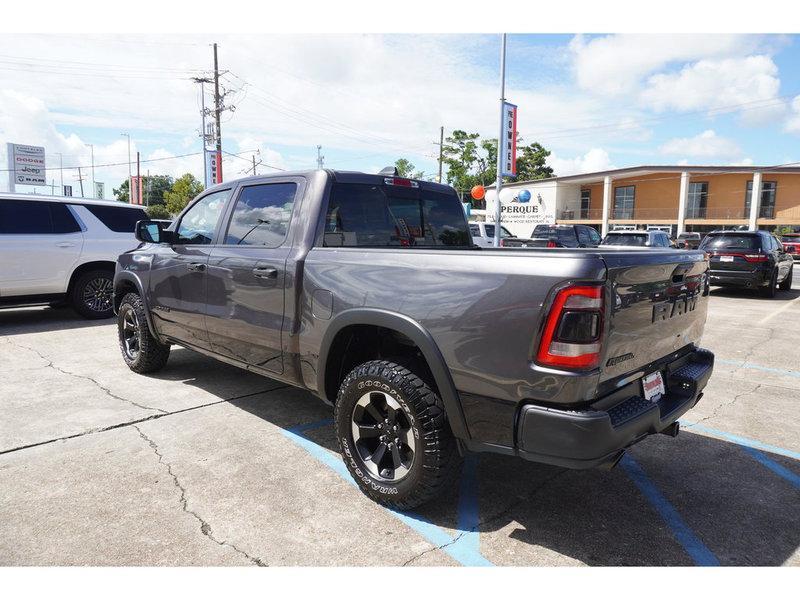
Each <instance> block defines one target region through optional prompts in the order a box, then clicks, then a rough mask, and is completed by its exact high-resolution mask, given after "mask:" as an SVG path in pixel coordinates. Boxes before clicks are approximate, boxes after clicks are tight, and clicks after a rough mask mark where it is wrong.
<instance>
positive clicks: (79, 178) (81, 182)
mask: <svg viewBox="0 0 800 600" xmlns="http://www.w3.org/2000/svg"><path fill="white" fill-rule="evenodd" d="M78 182H79V183H80V184H81V198H83V197H84V196H83V176H82V175H81V168H80V167H78Z"/></svg>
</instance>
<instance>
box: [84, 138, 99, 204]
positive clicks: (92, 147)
mask: <svg viewBox="0 0 800 600" xmlns="http://www.w3.org/2000/svg"><path fill="white" fill-rule="evenodd" d="M86 145H87V146H89V148H91V150H92V198H96V197H97V184H96V183H95V179H94V144H86Z"/></svg>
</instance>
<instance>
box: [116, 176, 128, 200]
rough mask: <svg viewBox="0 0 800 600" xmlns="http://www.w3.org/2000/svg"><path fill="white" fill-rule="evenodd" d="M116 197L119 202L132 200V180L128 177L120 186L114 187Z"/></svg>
mask: <svg viewBox="0 0 800 600" xmlns="http://www.w3.org/2000/svg"><path fill="white" fill-rule="evenodd" d="M113 194H114V199H115V200H118V201H119V202H130V201H131V191H130V181H129V180H128V179H126V180H125V181H123V182H122V185H120V186H119V187H118V188H113Z"/></svg>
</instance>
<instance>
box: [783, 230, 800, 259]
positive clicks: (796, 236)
mask: <svg viewBox="0 0 800 600" xmlns="http://www.w3.org/2000/svg"><path fill="white" fill-rule="evenodd" d="M781 243H782V244H783V248H784V250H786V252H788V253H789V254H791V255H792V258H793V259H794V260H800V233H784V234H783V235H782V236H781Z"/></svg>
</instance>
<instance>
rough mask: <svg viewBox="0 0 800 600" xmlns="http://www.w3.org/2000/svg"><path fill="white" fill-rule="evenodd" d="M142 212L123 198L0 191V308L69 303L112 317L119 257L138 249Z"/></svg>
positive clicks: (87, 314)
mask: <svg viewBox="0 0 800 600" xmlns="http://www.w3.org/2000/svg"><path fill="white" fill-rule="evenodd" d="M146 218H147V213H146V212H145V211H144V210H143V209H142V208H141V207H137V206H131V205H128V204H123V203H121V202H103V201H99V200H85V199H82V198H61V197H55V196H34V195H28V194H5V195H0V307H9V306H24V305H32V304H47V303H68V304H70V305H72V307H73V308H74V309H75V310H76V311H77V312H78V313H79V314H81V315H82V316H84V317H86V318H88V319H106V318H109V317H111V316H113V307H112V298H113V290H112V287H113V280H114V267H115V265H116V261H117V256H119V255H120V254H122V253H123V252H125V251H127V250H130V249H131V248H134V247H136V246H137V245H138V244H139V242H138V241H137V240H136V238H135V236H134V234H133V232H134V229H135V226H136V222H137V221H139V220H141V219H146Z"/></svg>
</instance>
